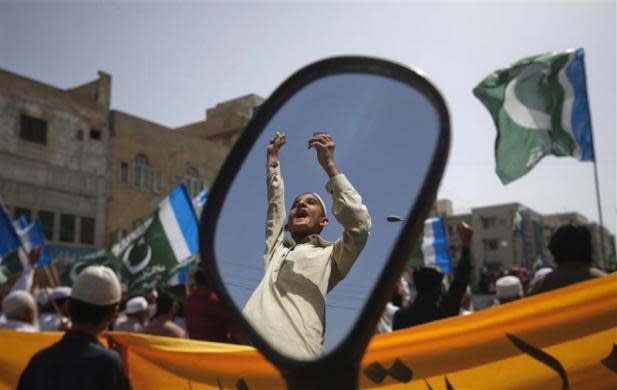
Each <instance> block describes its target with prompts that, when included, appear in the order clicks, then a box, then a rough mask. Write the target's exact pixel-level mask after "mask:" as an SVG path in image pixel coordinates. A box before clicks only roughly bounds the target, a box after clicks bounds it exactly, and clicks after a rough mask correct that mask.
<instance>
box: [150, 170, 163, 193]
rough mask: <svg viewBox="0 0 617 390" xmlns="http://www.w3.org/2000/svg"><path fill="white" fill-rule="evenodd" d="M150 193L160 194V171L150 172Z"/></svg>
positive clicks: (161, 181) (161, 183) (161, 185)
mask: <svg viewBox="0 0 617 390" xmlns="http://www.w3.org/2000/svg"><path fill="white" fill-rule="evenodd" d="M151 173H152V191H154V192H155V193H157V194H160V193H161V191H162V190H163V174H162V173H161V171H152V172H151Z"/></svg>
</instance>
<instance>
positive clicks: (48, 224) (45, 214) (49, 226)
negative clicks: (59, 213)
mask: <svg viewBox="0 0 617 390" xmlns="http://www.w3.org/2000/svg"><path fill="white" fill-rule="evenodd" d="M38 217H39V220H41V225H42V226H43V233H44V234H45V238H46V239H47V240H53V239H54V213H52V212H51V211H43V210H39V212H38Z"/></svg>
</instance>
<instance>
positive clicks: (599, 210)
mask: <svg viewBox="0 0 617 390" xmlns="http://www.w3.org/2000/svg"><path fill="white" fill-rule="evenodd" d="M583 76H584V78H585V79H584V82H585V91H588V88H587V68H586V67H585V66H583ZM586 94H587V92H586ZM586 98H587V99H586V101H587V111H588V112H589V127H590V129H591V131H590V132H589V135H590V136H591V147H592V152H593V176H594V181H595V183H596V202H597V203H598V222H599V223H600V229H599V230H600V257H601V259H598V260H601V261H602V263H601V264H602V265H603V266H604V260H605V259H604V258H605V256H604V220H603V218H602V202H601V200H600V180H599V179H598V163H597V161H598V155H597V154H596V139H595V138H596V137H594V134H593V121H592V119H591V104H590V102H589V96H586Z"/></svg>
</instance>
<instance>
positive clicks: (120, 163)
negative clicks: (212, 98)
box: [108, 95, 263, 244]
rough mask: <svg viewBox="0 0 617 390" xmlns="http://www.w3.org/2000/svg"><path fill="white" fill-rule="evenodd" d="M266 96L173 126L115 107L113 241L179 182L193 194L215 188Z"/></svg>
mask: <svg viewBox="0 0 617 390" xmlns="http://www.w3.org/2000/svg"><path fill="white" fill-rule="evenodd" d="M262 102H263V99H262V98H260V97H258V96H256V95H248V96H244V97H240V98H237V99H233V100H230V101H227V102H224V103H220V104H218V105H217V106H216V107H214V108H210V109H208V110H207V114H206V119H205V120H204V121H201V122H197V123H193V124H191V125H187V126H183V127H180V128H178V129H172V128H169V127H166V126H163V125H160V124H157V123H154V122H151V121H148V120H146V119H142V118H138V117H135V116H133V115H130V114H127V113H123V112H120V111H112V113H111V125H112V129H113V153H112V155H113V174H112V179H111V198H110V202H109V227H108V244H112V243H113V242H115V241H117V240H118V239H119V238H121V237H123V236H124V235H126V234H127V233H129V232H130V231H131V230H132V229H133V228H135V227H136V225H137V224H139V223H140V222H141V221H142V220H143V219H145V218H146V217H147V216H148V215H150V213H152V210H153V209H154V208H155V207H156V206H157V205H158V204H159V203H160V202H161V200H162V199H163V198H164V197H165V196H167V194H168V193H169V192H170V191H171V190H172V189H173V188H174V187H175V186H176V185H177V184H179V183H184V184H185V185H186V187H187V189H188V191H189V195H190V197H191V198H193V197H195V196H196V195H197V194H198V193H199V192H200V191H201V190H202V189H203V188H204V187H205V188H210V187H211V186H212V184H213V182H214V178H215V177H216V175H217V173H218V171H219V169H220V167H221V165H222V163H223V161H224V159H225V157H226V156H227V154H228V153H229V151H230V150H231V147H232V146H233V143H234V142H235V141H236V139H237V138H238V137H239V135H240V134H241V132H242V130H243V129H244V127H246V125H247V123H248V121H249V120H250V118H251V116H252V112H253V109H254V107H256V106H257V105H259V104H261V103H262Z"/></svg>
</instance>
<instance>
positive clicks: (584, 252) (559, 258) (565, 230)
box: [548, 224, 592, 264]
mask: <svg viewBox="0 0 617 390" xmlns="http://www.w3.org/2000/svg"><path fill="white" fill-rule="evenodd" d="M548 249H549V250H550V251H551V254H552V255H553V258H554V259H555V263H557V264H561V263H564V262H567V261H577V262H581V263H585V264H591V262H592V256H591V253H592V250H591V232H590V231H589V229H587V227H585V226H580V225H572V224H570V225H563V226H561V227H560V228H559V229H557V230H556V231H555V233H554V234H553V236H552V237H551V241H550V243H549V244H548Z"/></svg>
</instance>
